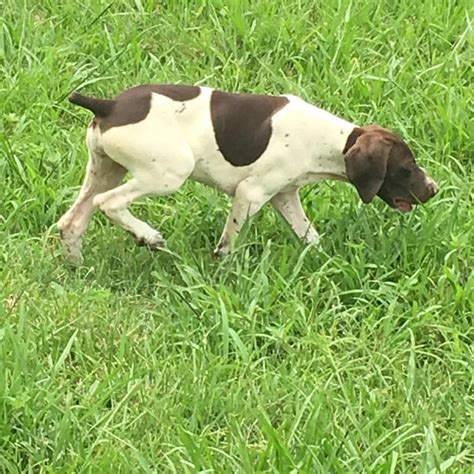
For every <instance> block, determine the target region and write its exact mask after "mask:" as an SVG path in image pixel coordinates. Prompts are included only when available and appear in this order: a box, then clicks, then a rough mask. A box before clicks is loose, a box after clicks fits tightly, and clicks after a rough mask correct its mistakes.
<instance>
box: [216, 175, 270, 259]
mask: <svg viewBox="0 0 474 474" xmlns="http://www.w3.org/2000/svg"><path fill="white" fill-rule="evenodd" d="M270 198H271V194H268V193H266V192H265V190H264V189H263V188H262V187H261V186H259V185H257V184H255V183H253V182H250V181H247V180H246V181H243V182H242V183H240V184H239V185H238V186H237V189H236V191H235V195H234V199H233V201H232V208H231V210H230V213H229V216H228V217H227V222H226V224H225V227H224V231H223V233H222V235H221V238H220V239H219V243H218V244H217V247H216V248H215V250H214V255H216V256H218V257H223V256H225V255H227V254H228V253H229V252H230V250H231V245H232V243H233V240H234V239H235V238H236V237H237V236H238V234H239V233H240V231H241V230H242V227H243V225H244V224H245V221H246V220H247V219H248V218H249V217H252V216H253V215H254V214H256V213H257V212H258V211H259V210H260V209H261V208H262V206H263V205H264V204H265V203H266V202H268V200H269V199H270Z"/></svg>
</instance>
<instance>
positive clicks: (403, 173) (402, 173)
mask: <svg viewBox="0 0 474 474" xmlns="http://www.w3.org/2000/svg"><path fill="white" fill-rule="evenodd" d="M398 174H399V175H400V177H401V178H409V177H410V175H411V170H410V169H408V168H401V169H400V171H399V172H398Z"/></svg>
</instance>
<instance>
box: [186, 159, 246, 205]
mask: <svg viewBox="0 0 474 474" xmlns="http://www.w3.org/2000/svg"><path fill="white" fill-rule="evenodd" d="M195 163H196V164H195V166H194V170H193V172H192V174H191V176H190V178H191V179H192V180H193V181H198V182H200V183H203V184H207V185H208V186H212V187H213V188H216V189H219V190H220V191H223V192H225V193H226V194H229V195H231V196H232V195H234V193H235V188H236V187H237V185H238V184H239V183H240V182H241V181H243V180H244V179H246V178H247V177H248V176H250V175H251V172H252V170H251V168H252V167H251V166H245V167H236V166H233V165H231V164H230V163H229V162H227V161H226V160H225V159H224V157H223V156H222V154H221V153H220V152H217V151H215V152H211V153H207V154H200V153H198V154H196V155H195Z"/></svg>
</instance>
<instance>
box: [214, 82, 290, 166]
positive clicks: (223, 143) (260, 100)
mask: <svg viewBox="0 0 474 474" xmlns="http://www.w3.org/2000/svg"><path fill="white" fill-rule="evenodd" d="M288 102H289V101H288V99H287V98H286V97H275V96H268V95H254V94H230V93H227V92H221V91H213V92H212V95H211V120H212V125H213V128H214V135H215V137H216V142H217V145H218V147H219V151H220V152H221V153H222V154H223V155H224V158H225V159H226V160H227V161H228V162H229V163H231V164H232V165H234V166H247V165H250V164H252V163H253V162H255V161H256V160H257V159H258V158H259V157H260V156H261V155H262V153H263V152H264V151H265V150H266V148H267V146H268V142H269V141H270V137H271V134H272V122H271V120H272V116H273V115H274V114H275V113H276V112H277V111H278V110H280V109H281V108H282V107H284V106H285V105H286V104H288Z"/></svg>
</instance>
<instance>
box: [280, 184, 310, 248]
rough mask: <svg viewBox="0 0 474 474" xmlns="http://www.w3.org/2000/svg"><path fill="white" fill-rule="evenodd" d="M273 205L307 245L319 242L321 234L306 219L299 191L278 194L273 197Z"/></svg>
mask: <svg viewBox="0 0 474 474" xmlns="http://www.w3.org/2000/svg"><path fill="white" fill-rule="evenodd" d="M271 203H272V205H273V207H274V208H275V209H277V210H278V212H279V213H280V214H281V215H282V216H283V217H284V218H285V220H286V221H287V222H288V224H290V226H291V228H292V229H293V231H294V233H295V234H296V235H297V236H298V237H299V238H300V239H301V240H302V241H303V242H304V243H305V244H312V243H318V242H319V234H318V233H317V231H316V229H315V228H314V227H313V226H312V225H311V222H310V221H309V219H308V218H307V217H306V214H305V212H304V210H303V206H302V205H301V201H300V197H299V195H298V189H293V190H291V191H287V192H281V193H278V194H277V195H276V196H273V198H272V200H271Z"/></svg>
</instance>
